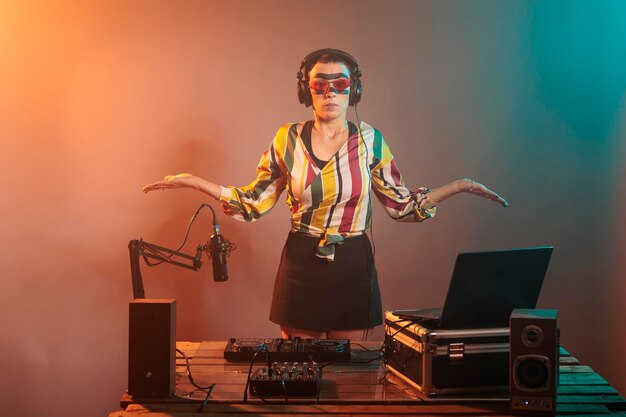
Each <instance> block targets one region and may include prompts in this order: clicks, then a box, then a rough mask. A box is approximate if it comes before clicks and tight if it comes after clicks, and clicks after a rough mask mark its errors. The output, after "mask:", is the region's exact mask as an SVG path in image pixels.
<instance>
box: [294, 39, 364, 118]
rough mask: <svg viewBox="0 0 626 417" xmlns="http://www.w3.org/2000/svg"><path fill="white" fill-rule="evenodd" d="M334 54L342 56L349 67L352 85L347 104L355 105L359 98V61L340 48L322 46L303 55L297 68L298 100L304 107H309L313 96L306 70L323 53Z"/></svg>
mask: <svg viewBox="0 0 626 417" xmlns="http://www.w3.org/2000/svg"><path fill="white" fill-rule="evenodd" d="M327 54H328V55H335V56H338V57H340V58H343V59H345V60H346V61H347V63H348V65H350V66H351V68H350V72H351V74H350V80H351V81H352V86H351V88H350V98H349V101H348V104H349V105H350V106H354V105H356V104H357V103H358V102H359V101H360V100H361V94H362V87H361V75H362V74H361V70H360V69H359V63H358V62H357V60H356V59H355V58H354V57H353V56H352V55H350V54H349V53H347V52H345V51H342V50H341V49H334V48H324V49H318V50H317V51H313V52H311V53H310V54H308V55H307V56H305V57H304V59H303V60H302V62H301V63H300V69H299V70H298V74H297V77H298V101H299V102H300V103H302V104H304V105H305V106H306V107H309V106H311V105H312V104H313V97H312V96H311V91H310V90H309V86H308V83H307V81H308V80H307V78H308V74H307V73H308V71H309V69H310V67H311V66H312V64H314V63H315V62H317V60H318V59H319V58H320V57H321V56H323V55H327Z"/></svg>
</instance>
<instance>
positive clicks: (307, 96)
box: [298, 80, 313, 107]
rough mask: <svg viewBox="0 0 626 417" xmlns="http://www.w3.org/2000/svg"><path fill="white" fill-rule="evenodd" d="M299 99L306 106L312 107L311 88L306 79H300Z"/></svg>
mask: <svg viewBox="0 0 626 417" xmlns="http://www.w3.org/2000/svg"><path fill="white" fill-rule="evenodd" d="M298 101H299V102H300V103H301V104H304V105H305V106H306V107H311V105H312V104H313V97H311V90H309V86H308V85H307V84H306V82H305V81H304V80H298Z"/></svg>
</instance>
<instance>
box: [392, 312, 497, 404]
mask: <svg viewBox="0 0 626 417" xmlns="http://www.w3.org/2000/svg"><path fill="white" fill-rule="evenodd" d="M384 351H385V362H386V366H387V368H388V369H389V370H390V371H391V372H393V373H394V374H396V375H398V376H399V377H400V378H402V379H403V380H405V381H406V382H407V383H409V384H410V385H411V386H413V387H414V388H416V389H417V390H418V391H420V392H421V393H423V394H425V395H428V396H435V395H446V394H464V393H487V392H499V391H500V392H505V391H508V389H509V328H508V327H503V328H489V329H459V330H447V329H445V330H442V329H434V328H432V327H431V328H429V327H428V325H427V322H421V324H420V322H419V321H417V320H406V319H403V318H401V317H398V316H396V315H395V314H394V313H393V312H391V311H388V312H386V313H385V349H384Z"/></svg>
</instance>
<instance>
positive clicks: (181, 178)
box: [143, 173, 222, 200]
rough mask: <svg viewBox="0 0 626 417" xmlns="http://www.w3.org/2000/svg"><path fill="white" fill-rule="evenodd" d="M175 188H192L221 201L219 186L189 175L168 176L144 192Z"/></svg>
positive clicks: (146, 188) (150, 185)
mask: <svg viewBox="0 0 626 417" xmlns="http://www.w3.org/2000/svg"><path fill="white" fill-rule="evenodd" d="M173 188H191V189H194V190H198V191H201V192H203V193H205V194H207V195H209V196H211V197H213V198H214V199H216V200H219V198H220V194H221V192H222V188H221V187H220V186H219V185H217V184H215V183H212V182H210V181H207V180H205V179H203V178H200V177H196V176H195V175H192V174H188V173H183V174H176V175H168V176H166V177H165V178H164V179H163V180H162V181H157V182H155V183H152V184H148V185H146V186H145V187H143V192H144V193H147V192H150V191H154V190H169V189H173Z"/></svg>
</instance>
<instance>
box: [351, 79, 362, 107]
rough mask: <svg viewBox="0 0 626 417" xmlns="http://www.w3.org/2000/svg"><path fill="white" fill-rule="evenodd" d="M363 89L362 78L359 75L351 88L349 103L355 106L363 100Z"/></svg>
mask: <svg viewBox="0 0 626 417" xmlns="http://www.w3.org/2000/svg"><path fill="white" fill-rule="evenodd" d="M362 91H363V90H362V87H361V78H360V77H357V78H356V79H355V80H354V84H353V86H352V88H351V89H350V99H349V100H348V105H350V106H355V105H356V104H357V103H358V102H359V101H361V93H362Z"/></svg>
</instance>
